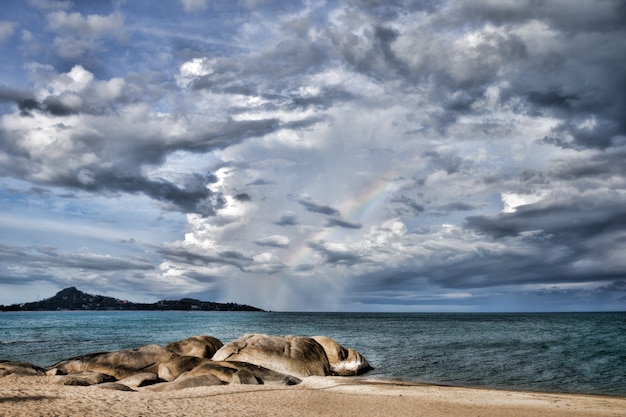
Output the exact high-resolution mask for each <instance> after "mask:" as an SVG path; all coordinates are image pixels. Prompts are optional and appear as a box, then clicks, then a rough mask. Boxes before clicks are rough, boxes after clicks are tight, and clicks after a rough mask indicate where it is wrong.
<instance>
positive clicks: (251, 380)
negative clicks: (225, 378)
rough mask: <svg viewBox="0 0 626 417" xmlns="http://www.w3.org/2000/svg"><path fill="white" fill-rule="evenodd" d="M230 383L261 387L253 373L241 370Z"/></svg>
mask: <svg viewBox="0 0 626 417" xmlns="http://www.w3.org/2000/svg"><path fill="white" fill-rule="evenodd" d="M230 383H231V384H240V385H259V380H258V379H257V378H256V377H255V376H254V374H253V373H252V372H250V371H248V370H246V369H240V370H239V371H237V372H235V373H234V374H233V377H232V380H231V381H230Z"/></svg>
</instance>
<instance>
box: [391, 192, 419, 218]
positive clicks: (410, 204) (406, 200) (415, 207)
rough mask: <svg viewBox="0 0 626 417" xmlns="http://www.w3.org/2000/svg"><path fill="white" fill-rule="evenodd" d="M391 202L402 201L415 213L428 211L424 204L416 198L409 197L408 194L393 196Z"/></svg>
mask: <svg viewBox="0 0 626 417" xmlns="http://www.w3.org/2000/svg"><path fill="white" fill-rule="evenodd" d="M389 202H390V203H400V204H402V205H403V206H404V207H407V208H409V209H410V210H411V212H413V213H414V214H419V213H423V212H424V211H426V208H425V207H424V205H422V204H419V203H418V202H417V200H416V199H414V198H411V197H408V196H406V195H402V194H401V195H396V196H393V197H392V198H391V199H389Z"/></svg>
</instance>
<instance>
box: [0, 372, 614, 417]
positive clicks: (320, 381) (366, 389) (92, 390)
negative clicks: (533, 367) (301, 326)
mask: <svg viewBox="0 0 626 417" xmlns="http://www.w3.org/2000/svg"><path fill="white" fill-rule="evenodd" d="M0 410H2V412H1V413H0V414H1V415H2V416H3V417H4V416H5V417H9V416H74V415H83V416H118V415H125V416H128V417H133V416H137V417H138V416H144V417H145V416H165V415H177V416H197V415H204V414H211V415H216V416H235V415H246V416H267V415H272V416H278V417H282V416H294V415H299V416H313V415H317V416H319V415H323V416H343V417H349V416H355V417H356V416H359V417H361V416H383V415H384V416H388V415H393V416H429V417H438V416H447V417H455V416H459V417H472V416H482V417H489V416H493V417H496V416H498V417H508V416H529V415H545V416H554V417H561V416H563V417H565V416H568V417H577V416H581V417H582V416H586V417H589V416H598V417H600V416H626V398H618V397H605V396H595V395H580V394H553V393H539V392H525V391H506V390H493V389H486V388H469V387H454V386H439V385H428V384H414V383H408V382H401V381H390V380H370V379H362V378H349V377H307V378H304V380H303V381H302V383H301V384H298V385H294V386H276V385H256V386H250V385H224V386H211V387H197V388H188V389H183V390H179V391H171V392H154V391H150V390H148V389H145V388H143V389H139V390H138V391H137V392H123V391H115V390H108V389H102V388H98V387H96V386H91V387H78V386H66V385H58V384H53V383H52V382H51V380H50V377H47V376H16V375H8V376H5V377H2V378H0Z"/></svg>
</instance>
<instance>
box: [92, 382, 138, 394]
mask: <svg viewBox="0 0 626 417" xmlns="http://www.w3.org/2000/svg"><path fill="white" fill-rule="evenodd" d="M94 387H96V388H100V389H110V390H114V391H132V392H136V391H135V390H134V389H132V388H131V387H129V386H127V385H124V384H120V383H119V382H104V383H102V384H98V385H94Z"/></svg>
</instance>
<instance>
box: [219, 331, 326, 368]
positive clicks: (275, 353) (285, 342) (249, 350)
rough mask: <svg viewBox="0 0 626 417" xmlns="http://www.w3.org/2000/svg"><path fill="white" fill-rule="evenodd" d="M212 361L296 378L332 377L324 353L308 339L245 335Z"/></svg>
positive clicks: (315, 343) (221, 350)
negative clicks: (243, 364)
mask: <svg viewBox="0 0 626 417" xmlns="http://www.w3.org/2000/svg"><path fill="white" fill-rule="evenodd" d="M212 359H213V360H214V361H238V362H247V363H251V364H254V365H259V366H262V367H264V368H267V369H271V370H273V371H276V372H280V373H284V374H288V375H294V376H298V377H307V376H312V375H317V376H325V375H330V374H331V370H330V364H329V363H328V359H327V357H326V353H325V352H324V349H323V348H322V346H321V345H320V344H319V343H318V342H316V341H315V340H314V339H311V338H310V337H300V336H270V335H266V334H246V335H244V336H242V337H240V338H239V339H237V340H234V341H232V342H230V343H227V344H226V345H224V346H222V348H221V349H220V350H218V351H217V352H216V353H215V355H213V358H212Z"/></svg>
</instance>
